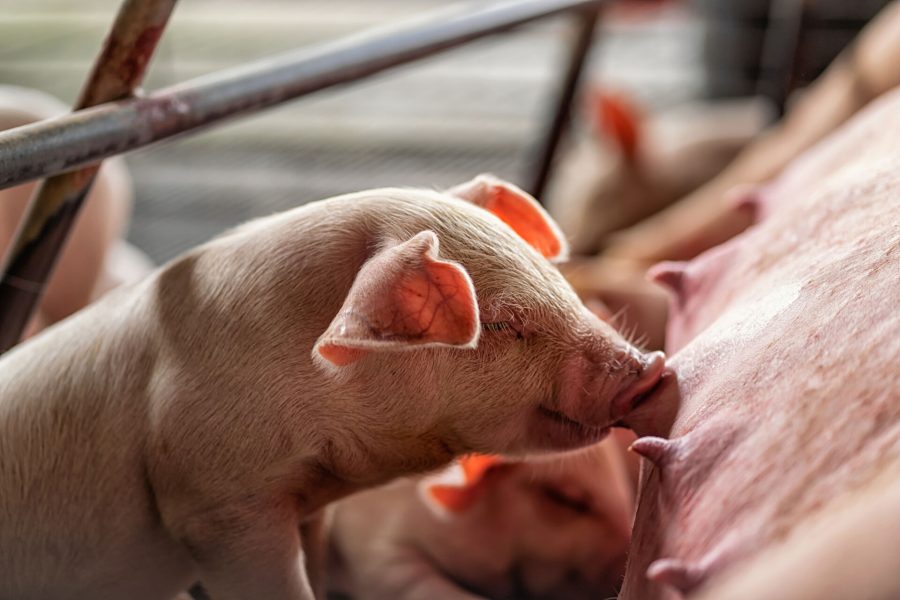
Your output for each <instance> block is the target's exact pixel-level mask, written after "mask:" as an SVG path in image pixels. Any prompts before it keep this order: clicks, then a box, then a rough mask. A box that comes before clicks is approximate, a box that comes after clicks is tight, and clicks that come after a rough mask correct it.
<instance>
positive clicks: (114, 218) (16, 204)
mask: <svg viewBox="0 0 900 600" xmlns="http://www.w3.org/2000/svg"><path fill="white" fill-rule="evenodd" d="M68 110H69V109H68V107H66V106H65V105H64V104H63V103H62V102H60V101H59V100H57V99H56V98H53V97H52V96H48V95H47V94H44V93H42V92H38V91H36V90H30V89H26V88H20V87H15V86H0V130H3V129H11V128H13V127H20V126H22V125H27V124H29V123H33V122H35V121H39V120H41V119H49V118H50V117H55V116H57V115H60V114H63V113H65V112H67V111H68ZM36 187H37V183H27V184H24V185H20V186H16V187H12V188H9V189H5V190H0V252H6V250H7V249H8V247H9V245H10V244H11V243H12V239H13V235H14V234H15V232H16V229H17V227H18V225H19V221H20V220H21V219H22V217H23V216H24V214H25V208H26V206H27V204H28V200H29V199H30V198H31V196H32V195H33V193H34V190H35V188H36ZM132 195H133V191H132V188H131V179H130V176H129V174H128V170H127V168H126V167H125V162H124V161H123V160H122V159H110V160H107V161H105V162H104V163H103V167H102V168H101V169H100V172H99V174H98V175H97V179H96V181H95V182H94V186H93V188H92V189H91V192H90V194H88V197H87V200H86V201H85V203H84V206H83V207H82V210H81V214H80V215H79V216H78V219H76V221H75V226H74V227H73V229H72V232H71V235H70V237H69V239H68V240H67V241H66V243H65V244H64V245H63V248H62V251H61V253H60V257H59V262H58V263H57V265H56V268H55V270H54V271H53V274H52V275H51V277H50V280H49V281H48V284H47V289H46V292H45V294H44V296H43V298H42V299H41V303H40V305H39V307H38V311H37V314H36V315H35V316H34V318H33V319H32V321H31V322H30V323H29V325H28V328H27V330H26V337H28V336H30V335H33V334H35V333H37V332H38V331H40V330H41V329H43V328H44V327H46V326H48V325H51V324H53V323H55V322H56V321H59V320H61V319H64V318H66V317H67V316H69V315H71V314H72V313H74V312H75V311H77V310H79V309H81V308H82V307H84V306H85V305H86V304H88V302H91V301H92V300H96V299H97V298H99V297H100V296H101V295H103V294H104V293H105V292H107V291H109V290H110V289H112V288H114V287H116V286H117V285H120V284H122V283H126V282H130V281H135V280H137V279H140V278H141V277H143V276H144V275H146V274H147V273H149V272H150V270H151V269H152V266H151V265H150V262H149V260H148V259H147V258H146V257H144V256H143V254H141V253H140V252H139V251H137V250H136V249H134V248H132V247H131V246H129V245H128V244H126V243H125V242H124V241H122V240H121V239H120V238H121V237H122V236H123V235H124V234H125V229H126V228H127V223H128V217H129V214H130V212H131V203H132Z"/></svg>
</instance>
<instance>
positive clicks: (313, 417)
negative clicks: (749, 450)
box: [0, 177, 663, 600]
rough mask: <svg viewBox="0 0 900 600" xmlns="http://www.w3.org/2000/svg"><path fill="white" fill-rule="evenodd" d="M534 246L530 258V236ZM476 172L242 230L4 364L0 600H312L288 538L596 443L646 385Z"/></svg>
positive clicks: (559, 245) (558, 250)
mask: <svg viewBox="0 0 900 600" xmlns="http://www.w3.org/2000/svg"><path fill="white" fill-rule="evenodd" d="M526 240H528V242H526ZM565 253H566V248H565V243H564V241H563V240H562V239H561V238H559V237H558V235H557V229H556V226H555V224H553V223H552V221H551V220H550V219H549V218H548V217H547V216H546V214H545V213H544V212H543V211H542V210H541V209H540V207H539V205H538V204H537V203H536V201H535V200H534V199H533V198H530V197H528V196H527V195H526V194H524V193H523V192H521V190H518V189H517V188H515V187H514V186H511V185H509V184H506V183H504V182H500V181H498V180H495V179H493V178H490V177H481V178H478V179H476V180H474V181H472V182H470V183H468V184H464V185H463V186H460V187H459V188H454V190H452V191H451V192H450V193H439V192H433V191H425V190H402V189H384V190H373V191H369V192H361V193H359V194H354V195H349V196H344V197H340V198H334V199H331V200H326V201H322V202H317V203H312V204H309V205H306V206H303V207H301V208H298V209H296V210H292V211H288V212H286V213H282V214H278V215H273V216H271V217H268V218H264V219H260V220H257V221H252V222H250V223H248V224H245V225H243V226H241V227H239V228H237V229H236V230H234V231H232V232H230V233H228V234H225V235H223V236H221V237H219V238H217V239H215V240H213V241H211V242H209V243H207V244H204V245H203V246H200V247H199V248H196V249H195V250H193V251H191V252H188V253H187V254H185V255H183V256H181V257H179V258H177V259H175V260H173V261H172V262H170V263H169V264H167V265H165V266H163V267H162V268H160V269H158V270H157V271H155V272H154V273H153V274H151V275H150V276H149V277H148V278H146V279H144V280H143V281H141V282H139V283H138V284H135V285H132V286H129V287H125V288H120V289H118V290H116V291H114V292H111V293H110V294H107V295H106V296H105V297H104V298H103V299H101V300H100V301H98V302H96V303H94V304H92V305H91V306H89V307H87V308H85V309H83V310H82V311H80V312H78V313H77V314H75V315H74V316H72V317H71V318H69V319H66V320H65V321H63V322H61V323H58V324H56V325H54V326H53V327H51V328H48V329H46V330H45V331H43V332H41V333H40V334H38V335H37V336H35V337H34V338H32V339H30V340H28V341H27V342H25V343H23V344H21V345H20V346H18V347H16V348H14V349H13V350H12V351H10V352H9V353H7V354H5V355H4V356H3V358H2V359H0V548H10V547H15V548H16V552H12V553H0V597H4V598H5V597H14V598H17V599H23V600H24V599H31V598H41V599H47V598H62V597H65V598H92V599H93V598H134V599H143V598H147V599H151V598H170V597H172V596H174V595H175V594H176V593H178V592H180V591H182V590H184V589H187V588H188V587H189V586H190V585H192V584H193V583H194V582H196V581H197V580H198V579H199V580H200V581H202V583H203V585H204V586H205V588H206V589H207V590H208V592H209V594H210V596H211V597H213V598H215V599H216V600H229V599H239V598H240V599H246V598H266V599H268V600H281V599H283V600H288V599H290V600H300V599H304V600H307V599H309V598H310V597H311V595H312V590H311V588H310V583H309V581H308V579H307V575H306V573H305V571H304V569H303V560H304V555H303V552H302V551H301V547H300V545H301V540H300V537H299V529H300V525H301V524H302V523H304V522H305V521H306V519H307V518H308V517H310V516H312V515H314V514H315V513H316V512H317V511H318V510H319V509H321V507H323V506H324V505H326V504H327V503H329V502H331V501H333V500H335V499H337V498H340V497H341V496H344V495H347V494H349V493H352V492H354V491H357V490H361V489H363V488H366V487H370V486H375V485H379V484H381V483H384V482H386V481H388V480H390V479H392V478H395V477H398V476H401V475H407V474H414V473H420V472H424V471H427V470H430V469H434V468H437V467H440V466H441V465H444V464H446V463H447V462H449V461H450V460H451V459H452V458H453V457H454V456H457V455H460V454H465V453H470V452H476V451H477V452H483V453H504V454H513V455H514V454H522V453H527V452H540V451H550V450H566V449H575V448H579V447H583V446H586V445H589V444H592V443H595V442H597V441H599V440H600V439H602V438H603V437H604V436H605V435H606V434H607V433H608V431H609V427H610V425H611V424H613V423H615V422H617V421H619V420H621V418H622V417H623V416H624V415H625V414H627V412H629V411H630V410H631V409H632V408H633V405H634V404H635V403H636V402H637V401H638V400H639V399H640V398H641V396H642V395H643V394H644V393H645V392H647V391H648V390H649V389H650V388H652V387H653V386H654V385H655V384H656V383H657V380H658V378H659V376H660V374H661V371H662V368H663V357H662V356H661V355H660V354H658V353H657V354H653V355H647V356H645V355H642V354H641V353H639V352H638V351H637V350H636V349H634V348H633V347H631V346H629V345H628V344H627V343H626V342H625V341H624V340H623V339H622V338H621V337H620V336H619V335H618V334H616V333H615V331H614V330H613V329H612V328H610V327H609V326H608V325H606V324H605V323H603V322H602V321H600V320H599V319H598V318H597V317H595V316H594V315H593V314H592V313H590V312H589V311H588V310H587V309H586V308H585V307H584V306H583V305H582V304H581V303H580V301H579V300H578V298H577V296H576V295H575V293H574V291H573V290H572V289H571V288H570V287H569V286H567V285H566V283H565V280H564V279H563V278H562V276H561V275H560V274H559V272H558V270H556V268H555V267H553V265H552V264H551V263H550V262H549V261H548V258H553V259H559V258H562V257H563V256H565Z"/></svg>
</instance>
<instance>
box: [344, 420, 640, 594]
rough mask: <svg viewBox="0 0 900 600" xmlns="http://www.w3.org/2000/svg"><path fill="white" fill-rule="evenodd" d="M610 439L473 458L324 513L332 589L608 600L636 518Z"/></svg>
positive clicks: (620, 455)
mask: <svg viewBox="0 0 900 600" xmlns="http://www.w3.org/2000/svg"><path fill="white" fill-rule="evenodd" d="M624 451H625V450H624V448H623V447H622V446H621V445H620V444H619V443H618V440H616V439H615V438H612V437H610V438H607V439H606V440H604V441H603V442H601V443H600V444H597V445H595V446H593V447H591V448H590V449H588V450H585V451H583V452H579V453H576V454H567V455H564V456H553V457H546V458H535V459H531V460H528V461H524V462H511V461H507V460H504V459H500V458H498V457H491V456H482V455H474V456H469V457H465V458H463V459H461V460H460V461H458V462H457V463H454V464H453V465H451V466H450V467H448V468H447V469H445V470H444V471H442V472H440V473H438V474H435V475H430V476H427V477H425V478H423V479H421V480H419V481H418V482H416V481H413V480H408V479H407V480H402V481H398V482H395V483H393V484H390V485H387V486H384V487H382V488H378V489H375V490H371V491H368V492H365V493H363V494H358V495H356V496H353V497H351V498H348V499H346V500H343V501H341V502H339V503H337V505H335V507H334V517H333V521H332V532H331V541H332V545H331V546H332V565H331V572H330V575H331V578H332V581H331V588H332V589H335V590H337V591H341V592H343V593H346V594H348V595H349V596H350V597H351V598H354V600H388V599H390V600H417V599H421V600H428V599H431V598H442V599H445V600H464V599H465V600H472V599H474V598H522V599H525V598H548V599H549V598H565V599H568V600H575V599H576V598H607V597H610V596H614V595H615V594H616V591H617V588H618V586H619V584H620V583H621V581H622V577H623V575H624V572H625V555H626V552H627V550H628V543H629V541H630V539H631V522H632V516H633V512H634V498H633V491H632V482H631V480H630V475H629V473H628V467H627V465H626V462H625V460H626V457H625V456H624Z"/></svg>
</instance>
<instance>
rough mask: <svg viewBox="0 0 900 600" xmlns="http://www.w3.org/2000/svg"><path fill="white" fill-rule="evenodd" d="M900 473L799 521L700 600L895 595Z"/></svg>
mask: <svg viewBox="0 0 900 600" xmlns="http://www.w3.org/2000/svg"><path fill="white" fill-rule="evenodd" d="M898 507H900V471H898V470H897V469H894V470H891V471H886V472H885V473H884V474H883V475H882V476H881V477H880V478H879V479H878V480H877V481H873V482H872V483H870V484H868V485H866V486H865V488H864V489H862V490H860V491H859V492H858V493H854V494H849V495H848V497H845V498H841V501H840V502H838V503H837V505H836V506H834V507H833V508H829V510H828V512H827V513H826V514H824V515H822V516H821V517H820V518H818V519H810V521H809V522H806V523H802V524H800V525H799V526H798V527H797V528H796V529H795V530H794V531H792V532H791V534H790V536H789V537H788V539H787V540H785V542H784V544H781V545H778V546H776V547H773V548H772V549H771V550H769V551H766V552H763V553H761V554H760V555H759V556H757V557H755V558H754V559H752V560H751V561H750V562H749V564H747V565H746V567H743V568H740V569H734V570H733V572H731V571H729V572H726V573H725V575H724V576H723V577H722V578H721V579H719V580H715V579H714V580H712V581H710V583H709V585H708V586H706V587H705V588H704V589H703V590H702V591H701V593H700V594H699V600H717V599H719V598H728V599H729V600H755V599H757V598H789V599H790V600H819V599H820V598H859V599H862V600H893V599H894V598H900V577H898V573H900V510H898Z"/></svg>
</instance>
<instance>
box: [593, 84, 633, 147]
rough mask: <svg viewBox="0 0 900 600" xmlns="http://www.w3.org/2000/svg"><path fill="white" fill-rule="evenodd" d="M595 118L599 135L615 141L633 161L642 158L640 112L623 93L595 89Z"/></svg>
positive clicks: (595, 129) (594, 125)
mask: <svg viewBox="0 0 900 600" xmlns="http://www.w3.org/2000/svg"><path fill="white" fill-rule="evenodd" d="M589 102H590V108H591V118H592V121H593V127H594V131H595V133H596V134H597V135H600V136H601V137H604V138H607V139H609V140H611V141H612V142H613V143H614V144H616V145H617V146H618V147H619V149H620V150H621V151H622V155H623V156H624V157H625V160H627V161H628V162H629V163H636V162H637V161H638V153H639V151H640V142H641V116H640V111H638V109H637V108H636V107H635V106H634V104H632V103H631V101H629V100H628V99H627V98H625V96H624V95H622V94H617V93H613V92H603V91H600V90H593V91H591V93H590V100H589Z"/></svg>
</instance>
